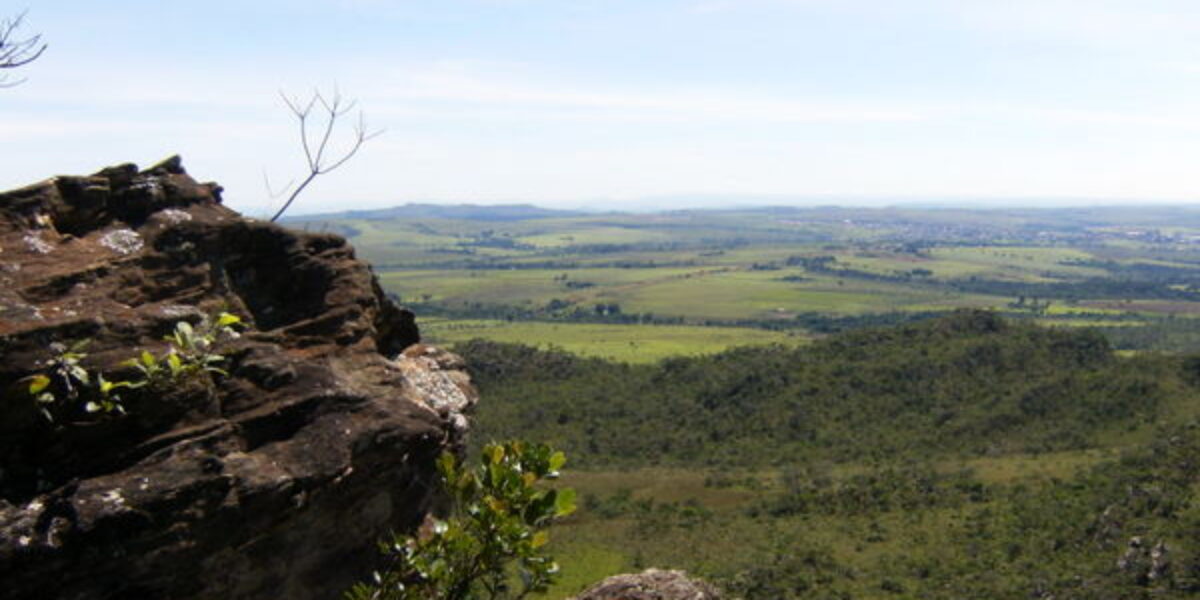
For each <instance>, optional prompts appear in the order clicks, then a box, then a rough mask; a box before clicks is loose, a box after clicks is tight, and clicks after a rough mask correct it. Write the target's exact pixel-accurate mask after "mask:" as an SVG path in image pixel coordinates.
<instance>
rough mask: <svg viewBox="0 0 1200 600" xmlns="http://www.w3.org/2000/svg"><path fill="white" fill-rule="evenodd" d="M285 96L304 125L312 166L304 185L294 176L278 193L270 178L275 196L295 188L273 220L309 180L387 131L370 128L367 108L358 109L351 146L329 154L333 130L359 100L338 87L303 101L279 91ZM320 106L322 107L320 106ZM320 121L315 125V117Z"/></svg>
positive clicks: (302, 136) (307, 155)
mask: <svg viewBox="0 0 1200 600" xmlns="http://www.w3.org/2000/svg"><path fill="white" fill-rule="evenodd" d="M279 96H280V97H281V98H283V102H284V104H287V107H288V109H289V110H291V111H292V114H293V115H294V116H295V117H296V120H297V121H298V122H299V125H300V146H301V148H303V149H304V160H305V163H306V166H307V168H308V174H307V175H305V177H304V179H303V180H301V181H300V185H297V186H296V187H294V188H292V184H293V183H295V180H293V181H292V182H291V183H289V184H288V185H286V186H284V188H283V190H281V191H280V192H279V193H278V194H276V193H274V192H272V191H271V184H270V182H267V192H268V193H269V194H271V195H272V197H275V196H281V195H283V194H285V193H287V191H288V189H291V190H292V192H291V194H289V195H288V199H287V201H286V202H284V203H283V206H281V207H280V208H279V210H278V211H277V212H276V213H275V216H273V217H271V222H272V223H273V222H275V221H277V220H279V217H282V216H283V213H284V212H286V211H287V209H288V208H289V207H290V206H291V205H292V202H295V201H296V197H298V196H299V195H300V192H303V191H304V188H306V187H308V184H310V183H312V182H313V180H314V179H316V178H317V176H319V175H324V174H326V173H328V172H330V171H332V170H334V169H336V168H338V167H340V166H342V165H344V164H346V161H348V160H350V159H351V158H353V157H354V155H355V154H357V153H358V150H359V148H362V145H363V144H364V143H366V141H367V140H369V139H371V138H373V137H375V136H377V135H379V134H381V133H383V131H382V130H376V131H368V130H367V122H366V117H364V116H363V112H362V111H361V110H360V111H358V118H357V120H356V121H355V123H354V126H353V129H352V131H351V133H352V135H351V139H350V144H349V146H348V147H347V148H346V149H345V150H344V151H343V152H342V153H341V154H340V155H337V156H331V155H329V152H330V149H329V141H330V138H331V137H332V136H333V130H334V129H336V128H337V124H338V121H339V120H341V119H342V118H343V117H345V116H346V115H348V114H350V113H351V112H352V111H354V107H355V105H356V104H357V101H355V100H351V101H349V102H346V101H345V100H343V99H342V95H341V94H340V93H338V91H337V89H334V91H333V95H332V96H331V97H329V98H326V97H325V95H324V94H322V93H321V91H320V90H314V91H313V93H312V96H310V97H309V98H308V100H307V101H301V100H300V99H299V98H289V97H288V96H287V95H286V94H284V93H283V92H280V93H279ZM318 109H319V110H318ZM314 120H315V121H317V123H316V127H315V128H314V127H313V125H314V123H313V121H314Z"/></svg>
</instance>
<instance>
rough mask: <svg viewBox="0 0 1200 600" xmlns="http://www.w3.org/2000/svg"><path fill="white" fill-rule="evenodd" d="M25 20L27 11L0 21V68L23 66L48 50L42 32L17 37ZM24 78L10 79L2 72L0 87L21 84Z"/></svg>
mask: <svg viewBox="0 0 1200 600" xmlns="http://www.w3.org/2000/svg"><path fill="white" fill-rule="evenodd" d="M24 20H25V13H21V14H19V15H17V16H15V17H12V18H9V19H4V20H3V21H0V69H16V68H17V67H23V66H25V65H27V64H29V63H31V62H33V61H35V60H37V59H38V58H39V57H41V55H42V53H43V52H45V51H46V47H47V46H46V44H44V43H42V36H41V34H37V35H34V36H32V37H27V38H24V39H21V38H18V37H17V30H18V29H20V27H21V23H22V22H23V21H24ZM23 81H25V80H24V79H10V78H9V75H7V74H0V88H3V87H13V86H15V85H20V84H21V82H23Z"/></svg>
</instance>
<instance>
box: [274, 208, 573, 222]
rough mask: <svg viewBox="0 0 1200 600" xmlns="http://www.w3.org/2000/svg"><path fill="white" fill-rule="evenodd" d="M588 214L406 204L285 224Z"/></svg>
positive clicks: (307, 217)
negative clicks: (345, 220)
mask: <svg viewBox="0 0 1200 600" xmlns="http://www.w3.org/2000/svg"><path fill="white" fill-rule="evenodd" d="M586 214H588V213H585V212H582V211H576V210H556V209H550V208H541V207H537V206H534V205H532V204H494V205H479V204H405V205H403V206H393V207H391V208H379V209H374V210H348V211H343V212H334V213H321V214H315V215H300V216H295V217H288V218H287V219H284V220H285V221H290V222H293V223H303V222H310V221H332V220H338V219H368V220H388V219H465V220H471V221H525V220H529V219H550V218H566V217H578V216H583V215H586Z"/></svg>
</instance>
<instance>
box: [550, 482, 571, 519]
mask: <svg viewBox="0 0 1200 600" xmlns="http://www.w3.org/2000/svg"><path fill="white" fill-rule="evenodd" d="M573 512H575V490H574V489H573V488H563V489H561V490H558V497H557V498H555V499H554V516H556V517H565V516H567V515H569V514H571V513H573Z"/></svg>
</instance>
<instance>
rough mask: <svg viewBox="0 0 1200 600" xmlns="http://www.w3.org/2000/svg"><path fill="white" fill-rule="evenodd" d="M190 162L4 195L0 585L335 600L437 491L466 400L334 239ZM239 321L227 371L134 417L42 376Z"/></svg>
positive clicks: (182, 384) (132, 411)
mask: <svg viewBox="0 0 1200 600" xmlns="http://www.w3.org/2000/svg"><path fill="white" fill-rule="evenodd" d="M220 194H221V188H220V187H219V186H217V185H215V184H206V183H197V182H196V181H195V180H193V179H192V178H191V177H189V176H188V175H187V173H186V172H185V171H184V169H183V168H182V166H181V164H180V161H179V159H178V158H172V159H169V160H167V161H165V162H163V163H161V164H159V165H156V166H154V167H151V168H149V169H145V170H139V169H138V168H137V167H135V166H134V165H120V166H116V167H111V168H108V169H104V170H102V171H100V172H99V173H96V174H95V175H91V176H85V177H56V178H53V179H50V180H47V181H43V182H41V183H37V184H34V185H31V186H29V187H26V188H22V189H18V190H14V191H11V192H7V193H3V194H0V392H2V393H3V402H2V403H0V581H3V582H4V583H3V585H2V586H0V597H3V598H59V599H64V600H65V599H73V598H89V599H90V598H333V597H337V596H338V595H339V593H340V592H341V591H342V590H344V589H346V588H347V587H348V586H349V585H350V584H351V583H352V582H353V581H355V580H357V579H360V578H363V577H366V576H368V575H369V574H370V572H371V570H372V569H373V568H374V567H375V566H376V564H375V563H376V560H377V550H376V542H377V540H378V539H379V538H380V536H382V535H384V534H386V533H387V532H388V531H389V530H404V529H407V528H411V527H413V526H415V525H416V524H418V523H419V522H420V521H421V520H422V519H423V518H424V516H425V514H426V513H427V512H428V511H429V509H430V506H431V503H433V502H436V498H435V497H434V496H433V493H432V492H431V490H432V489H433V486H432V482H433V481H434V478H435V477H436V470H435V468H434V459H435V458H436V457H437V456H438V455H439V454H440V453H442V452H444V451H447V450H449V451H456V450H458V449H459V448H460V445H461V442H462V436H463V434H464V433H465V430H466V427H467V422H466V420H465V419H464V418H463V416H462V413H463V412H464V411H467V410H469V409H470V407H471V406H472V405H473V403H474V402H475V399H476V395H475V391H474V389H473V388H472V386H471V384H470V382H469V381H468V379H467V377H466V375H465V374H464V372H463V371H462V364H461V361H459V360H458V359H457V358H456V357H454V356H453V355H451V354H448V353H446V352H444V351H440V350H437V349H435V348H431V347H426V346H423V345H420V344H419V343H418V342H419V341H420V338H419V334H418V330H417V327H416V324H415V322H414V318H413V315H412V313H410V312H408V311H407V310H404V309H402V308H400V307H398V306H396V305H394V304H393V303H392V302H391V301H390V300H388V298H387V297H386V296H385V295H384V294H383V292H382V290H381V289H380V287H379V284H378V282H377V280H376V278H375V277H374V275H373V274H372V272H371V269H370V267H369V266H368V265H367V264H366V263H364V262H362V261H359V260H357V259H356V258H355V254H354V249H353V248H351V247H350V246H349V245H348V244H347V243H346V241H345V240H344V239H342V238H341V237H338V236H336V235H331V234H324V233H305V232H299V231H293V230H289V229H286V228H283V227H280V226H277V225H274V224H271V223H266V222H262V221H258V220H254V219H248V218H244V217H242V216H240V215H238V214H237V213H235V212H234V211H232V210H230V209H228V208H226V207H224V206H222V205H221V196H220ZM222 311H227V312H229V313H232V314H235V315H238V316H240V317H241V318H242V319H243V320H244V322H245V324H246V326H247V327H246V328H245V330H244V331H243V332H242V333H241V335H240V337H238V338H237V339H231V340H227V341H225V342H223V343H222V344H221V345H220V346H218V347H216V348H214V351H215V352H216V353H219V354H220V355H221V357H222V358H221V360H219V362H218V363H214V365H215V366H217V367H219V368H220V369H222V370H223V371H224V372H225V373H226V374H220V373H216V372H213V373H203V372H201V373H192V374H190V375H188V376H185V377H179V378H178V379H168V380H167V382H166V383H165V384H164V383H162V382H159V383H156V384H155V385H146V386H143V387H140V388H137V389H122V390H121V397H122V402H121V405H122V407H123V409H124V411H125V412H124V414H122V413H120V412H116V411H114V412H111V413H104V412H89V411H88V410H87V409H86V408H85V407H84V406H83V405H82V403H80V404H79V405H73V404H71V402H72V401H71V400H70V399H67V398H59V399H57V400H56V401H55V402H54V403H52V404H51V405H49V408H52V409H53V410H52V411H46V412H47V413H51V414H50V416H51V418H52V419H53V420H51V418H47V414H44V412H43V411H42V410H40V409H41V408H46V406H41V405H39V403H38V402H37V401H35V399H34V397H33V395H31V394H30V390H29V388H30V385H29V382H30V381H31V380H30V377H31V376H34V375H36V374H38V373H39V372H41V371H43V370H45V369H47V368H48V367H47V365H46V361H47V360H50V359H53V358H54V355H55V354H56V353H59V354H61V352H62V348H63V347H67V346H71V345H74V344H76V343H77V342H81V341H85V340H86V341H87V346H86V348H85V349H83V350H82V351H81V352H82V353H85V354H86V356H85V357H84V358H83V359H82V362H81V365H82V366H83V367H85V368H87V369H88V370H89V371H90V372H93V373H104V374H105V377H107V378H109V379H110V380H112V381H117V380H131V381H133V380H136V379H137V376H138V374H137V372H136V371H135V370H134V369H133V368H132V367H130V366H128V365H124V366H123V365H122V362H123V361H125V360H126V359H129V358H131V357H136V356H140V355H141V353H142V352H143V351H145V352H148V353H150V354H152V355H155V356H163V355H165V353H166V352H167V342H165V341H164V336H166V335H168V334H169V333H171V332H172V330H173V329H174V328H175V327H176V326H177V324H178V323H179V322H181V321H186V322H188V323H190V324H192V325H195V326H199V325H201V323H202V322H204V320H205V319H208V318H211V316H212V315H215V314H217V313H219V312H222Z"/></svg>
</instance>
